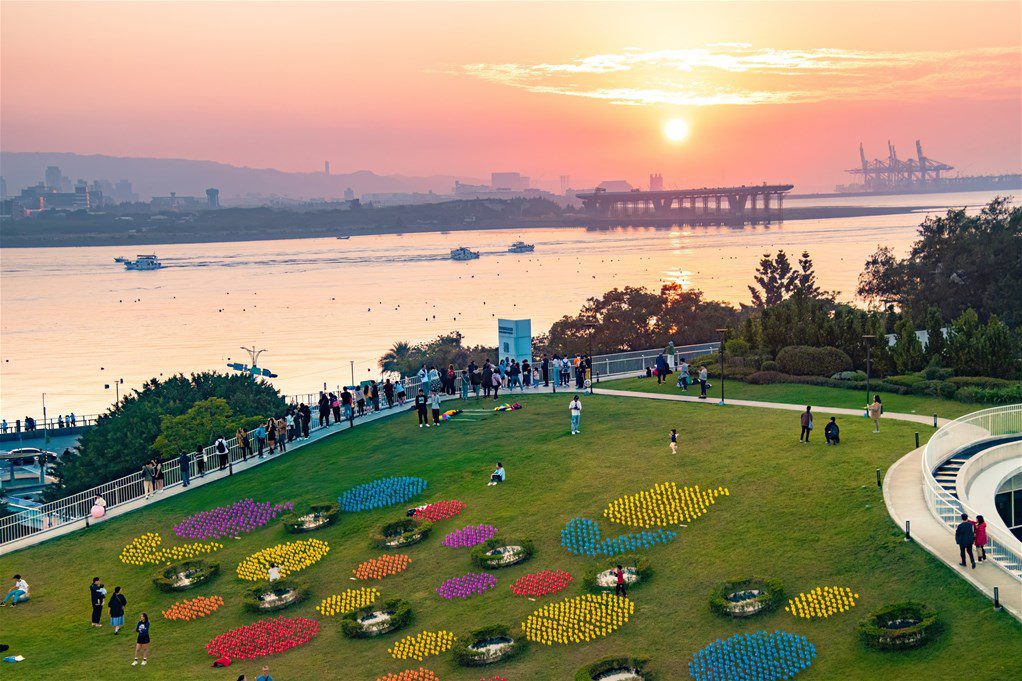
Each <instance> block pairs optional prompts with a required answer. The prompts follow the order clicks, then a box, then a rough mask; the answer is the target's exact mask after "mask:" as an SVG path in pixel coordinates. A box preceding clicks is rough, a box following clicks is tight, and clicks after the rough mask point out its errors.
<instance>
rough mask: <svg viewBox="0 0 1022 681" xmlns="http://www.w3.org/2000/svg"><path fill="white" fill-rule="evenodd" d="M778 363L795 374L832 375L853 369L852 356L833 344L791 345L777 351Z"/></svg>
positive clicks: (784, 369) (787, 371)
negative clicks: (817, 346)
mask: <svg viewBox="0 0 1022 681" xmlns="http://www.w3.org/2000/svg"><path fill="white" fill-rule="evenodd" d="M777 364H778V365H779V366H780V369H781V371H783V372H785V373H788V374H794V375H795V376H831V375H833V374H836V373H837V372H839V371H847V370H849V369H851V368H852V358H851V357H849V356H848V355H847V354H845V353H844V352H843V351H841V350H839V349H837V348H835V347H831V346H825V347H822V348H815V347H812V346H810V345H789V346H788V347H786V348H781V351H780V352H778V353H777Z"/></svg>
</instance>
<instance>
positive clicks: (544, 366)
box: [539, 353, 550, 388]
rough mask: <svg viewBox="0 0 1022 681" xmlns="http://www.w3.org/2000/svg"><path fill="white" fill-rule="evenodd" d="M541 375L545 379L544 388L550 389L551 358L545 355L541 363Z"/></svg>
mask: <svg viewBox="0 0 1022 681" xmlns="http://www.w3.org/2000/svg"><path fill="white" fill-rule="evenodd" d="M539 367H540V375H541V376H542V377H543V387H544V388H549V387H550V358H549V357H547V356H546V353H543V359H542V361H540V363H539Z"/></svg>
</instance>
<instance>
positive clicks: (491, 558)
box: [472, 539, 536, 570]
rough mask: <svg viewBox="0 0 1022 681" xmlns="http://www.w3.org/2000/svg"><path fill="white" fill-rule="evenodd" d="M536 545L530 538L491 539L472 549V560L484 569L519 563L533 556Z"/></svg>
mask: <svg viewBox="0 0 1022 681" xmlns="http://www.w3.org/2000/svg"><path fill="white" fill-rule="evenodd" d="M535 552H536V547H535V546H534V545H533V543H532V541H531V540H529V539H525V540H522V541H520V542H514V541H506V542H505V541H497V540H496V539H491V540H489V541H488V542H486V543H485V544H483V545H482V546H477V547H476V548H474V549H473V550H472V562H473V563H475V564H476V565H478V566H479V567H481V568H483V569H484V570H495V569H497V568H503V567H511V566H512V565H518V564H519V563H524V562H525V561H527V560H529V559H530V558H532V556H533V554H534V553H535Z"/></svg>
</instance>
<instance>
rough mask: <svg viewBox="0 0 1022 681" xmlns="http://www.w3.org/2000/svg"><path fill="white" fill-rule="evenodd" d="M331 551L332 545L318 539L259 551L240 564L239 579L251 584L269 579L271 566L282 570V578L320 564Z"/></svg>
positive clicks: (288, 543) (284, 544) (286, 543)
mask: <svg viewBox="0 0 1022 681" xmlns="http://www.w3.org/2000/svg"><path fill="white" fill-rule="evenodd" d="M329 550H330V545H329V544H327V543H326V542H325V541H320V540H318V539H304V540H300V541H293V542H292V541H289V542H285V543H283V544H277V545H276V546H271V547H270V548H268V549H263V550H262V551H257V552H256V553H253V554H252V555H251V556H249V557H248V558H245V559H244V560H243V561H241V563H239V564H238V570H237V572H238V577H240V578H241V579H246V580H248V581H250V582H258V581H260V580H264V579H269V572H268V571H269V569H270V565H271V564H274V565H276V566H277V567H278V568H279V569H280V576H281V577H287V576H288V575H290V574H293V573H295V572H298V571H299V570H304V569H305V568H307V567H309V566H310V565H313V564H315V563H317V562H319V561H320V560H321V559H322V558H323V556H325V555H326V554H327V552H328V551H329Z"/></svg>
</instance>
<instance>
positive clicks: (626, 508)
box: [603, 482, 731, 528]
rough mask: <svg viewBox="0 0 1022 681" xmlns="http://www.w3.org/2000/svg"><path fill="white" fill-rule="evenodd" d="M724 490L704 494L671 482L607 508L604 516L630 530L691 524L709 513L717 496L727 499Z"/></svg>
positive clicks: (705, 491)
mask: <svg viewBox="0 0 1022 681" xmlns="http://www.w3.org/2000/svg"><path fill="white" fill-rule="evenodd" d="M730 494H731V493H730V492H729V491H728V489H727V488H726V487H718V488H717V489H709V490H703V489H700V488H699V485H696V486H695V487H678V486H677V485H676V484H675V483H673V482H665V483H661V484H659V485H654V486H653V487H652V488H650V489H648V490H644V491H642V492H638V493H637V494H629V495H627V496H623V497H621V498H620V499H616V500H614V501H612V502H610V504H608V505H607V508H606V509H604V511H603V515H604V516H605V517H606V518H607V520H609V521H611V522H612V523H620V524H622V525H630V526H632V527H647V528H648V527H666V526H668V525H680V524H682V523H690V522H692V521H693V520H695V519H696V518H698V517H699V516H701V515H703V514H705V513H706V512H707V511H709V508H710V506H713V504H714V503H716V500H717V497H719V496H730Z"/></svg>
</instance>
